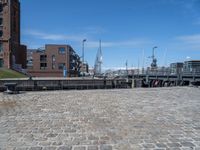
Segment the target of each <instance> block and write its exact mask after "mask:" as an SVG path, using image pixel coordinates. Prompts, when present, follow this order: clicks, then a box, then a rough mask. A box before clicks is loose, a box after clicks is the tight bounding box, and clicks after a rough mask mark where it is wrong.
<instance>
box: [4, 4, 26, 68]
mask: <svg viewBox="0 0 200 150" xmlns="http://www.w3.org/2000/svg"><path fill="white" fill-rule="evenodd" d="M19 65H20V66H21V67H22V68H25V67H26V46H25V45H20V2H19V0H0V67H5V68H14V67H15V66H19Z"/></svg>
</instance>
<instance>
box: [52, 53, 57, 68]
mask: <svg viewBox="0 0 200 150" xmlns="http://www.w3.org/2000/svg"><path fill="white" fill-rule="evenodd" d="M55 61H56V56H55V55H52V69H55V68H56V64H55Z"/></svg>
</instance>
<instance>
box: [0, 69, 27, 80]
mask: <svg viewBox="0 0 200 150" xmlns="http://www.w3.org/2000/svg"><path fill="white" fill-rule="evenodd" d="M24 77H26V76H25V75H24V74H22V73H19V72H16V71H14V70H11V69H5V68H0V79H5V78H24Z"/></svg>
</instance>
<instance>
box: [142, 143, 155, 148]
mask: <svg viewBox="0 0 200 150" xmlns="http://www.w3.org/2000/svg"><path fill="white" fill-rule="evenodd" d="M142 146H143V147H144V148H155V145H154V144H150V143H148V144H142Z"/></svg>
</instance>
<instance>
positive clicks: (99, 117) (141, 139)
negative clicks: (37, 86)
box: [0, 87, 200, 150]
mask: <svg viewBox="0 0 200 150" xmlns="http://www.w3.org/2000/svg"><path fill="white" fill-rule="evenodd" d="M4 149H6V150H7V149H8V150H10V149H14V150H26V149H28V150H137V149H138V150H140V149H143V150H145V149H148V150H168V149H169V150H190V149H194V150H200V89H199V88H192V87H176V88H175V87H174V88H154V89H126V90H124V89H123V90H122V89H120V90H88V91H47V92H26V93H22V94H18V95H5V94H3V93H0V150H4Z"/></svg>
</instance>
